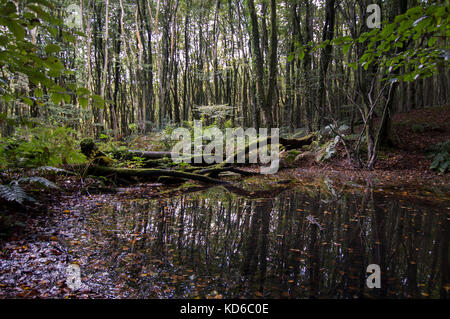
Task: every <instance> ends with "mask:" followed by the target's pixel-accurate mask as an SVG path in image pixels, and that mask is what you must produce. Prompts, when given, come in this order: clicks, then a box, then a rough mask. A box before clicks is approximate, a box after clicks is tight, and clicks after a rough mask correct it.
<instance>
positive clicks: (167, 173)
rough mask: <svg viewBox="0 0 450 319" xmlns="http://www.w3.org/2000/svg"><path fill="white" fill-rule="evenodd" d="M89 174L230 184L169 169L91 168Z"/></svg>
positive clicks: (121, 177) (122, 177)
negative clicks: (169, 178)
mask: <svg viewBox="0 0 450 319" xmlns="http://www.w3.org/2000/svg"><path fill="white" fill-rule="evenodd" d="M87 173H88V174H89V175H93V176H105V177H116V178H118V179H125V180H127V179H130V178H141V179H145V180H156V179H158V178H160V177H172V178H175V179H188V180H193V181H199V182H203V183H209V184H229V182H227V181H222V180H219V179H214V178H211V177H208V176H205V175H201V174H195V173H187V172H181V171H175V170H168V169H153V168H114V167H105V166H90V167H89V168H88V171H87Z"/></svg>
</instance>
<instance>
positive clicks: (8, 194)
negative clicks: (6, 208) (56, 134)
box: [0, 182, 35, 204]
mask: <svg viewBox="0 0 450 319" xmlns="http://www.w3.org/2000/svg"><path fill="white" fill-rule="evenodd" d="M0 197H1V198H3V199H5V200H7V201H10V202H16V203H19V204H23V202H24V201H25V200H28V201H31V202H34V201H35V199H34V198H33V197H30V196H28V195H27V194H26V193H25V190H24V189H23V188H22V187H21V186H20V185H19V184H18V183H16V182H12V183H11V184H10V185H0Z"/></svg>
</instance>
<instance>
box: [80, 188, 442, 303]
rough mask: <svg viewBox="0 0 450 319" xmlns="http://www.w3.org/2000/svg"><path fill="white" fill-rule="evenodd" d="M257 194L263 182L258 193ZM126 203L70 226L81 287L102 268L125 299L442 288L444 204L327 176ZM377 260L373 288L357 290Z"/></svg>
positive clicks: (412, 293) (431, 293)
mask: <svg viewBox="0 0 450 319" xmlns="http://www.w3.org/2000/svg"><path fill="white" fill-rule="evenodd" d="M260 187H263V188H264V186H260ZM244 189H245V187H242V188H241V189H240V190H241V191H239V190H237V189H233V187H231V188H226V187H214V188H210V189H206V190H203V191H200V192H192V193H191V192H185V193H182V194H180V195H178V196H173V197H171V198H167V199H142V198H132V199H126V200H121V201H119V202H114V203H113V202H111V204H107V205H102V206H100V207H98V209H96V210H95V211H94V212H92V213H91V214H90V215H89V216H87V217H86V218H85V219H82V220H80V221H79V223H82V225H81V224H80V225H79V226H80V227H79V229H85V230H86V229H89V230H90V232H88V233H86V232H85V233H83V234H81V235H80V241H81V244H80V245H77V247H78V248H76V249H74V251H73V254H74V256H75V258H78V259H79V263H80V264H81V267H82V272H83V276H84V278H83V280H85V281H87V282H89V280H91V279H92V278H94V277H96V272H97V273H98V272H99V271H100V270H99V269H102V271H104V270H105V269H106V271H105V272H103V274H104V275H105V276H106V277H108V280H109V282H110V283H113V286H114V291H115V294H120V295H121V296H123V297H133V298H364V297H369V298H370V297H373V298H411V297H413V298H440V297H444V296H446V294H447V293H448V289H449V286H448V282H449V267H448V255H449V236H450V222H449V216H448V213H449V210H448V209H449V208H448V207H445V205H446V204H448V202H444V203H441V204H437V205H431V204H429V203H427V202H422V201H420V200H408V199H407V198H403V197H401V196H397V195H389V193H388V192H386V191H385V190H381V189H377V188H374V187H371V186H367V187H366V186H357V185H355V186H354V187H350V188H349V187H347V188H345V189H343V188H340V187H338V186H335V185H334V184H333V182H332V181H331V180H327V179H325V180H322V181H321V182H320V183H317V182H314V183H310V184H308V185H298V184H297V185H295V186H290V185H282V184H277V187H275V188H271V187H266V188H264V189H263V190H256V191H255V190H254V189H253V190H248V189H247V190H244ZM370 264H378V265H379V266H380V269H381V288H374V289H369V288H368V287H367V285H366V278H367V277H368V276H369V273H367V272H366V269H367V266H368V265H370Z"/></svg>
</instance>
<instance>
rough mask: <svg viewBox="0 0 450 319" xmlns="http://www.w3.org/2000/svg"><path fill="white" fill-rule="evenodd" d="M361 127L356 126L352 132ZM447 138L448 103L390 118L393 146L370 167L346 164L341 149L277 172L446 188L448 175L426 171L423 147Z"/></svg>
mask: <svg viewBox="0 0 450 319" xmlns="http://www.w3.org/2000/svg"><path fill="white" fill-rule="evenodd" d="M360 129H361V128H356V129H355V131H358V130H360ZM447 140H450V106H445V107H433V108H426V109H421V110H416V111H412V112H408V113H400V114H396V115H394V117H393V142H394V144H395V145H394V147H392V148H390V149H384V150H381V151H379V155H378V159H377V162H376V163H375V168H374V170H366V169H356V168H353V167H350V165H349V163H348V161H347V158H346V156H345V152H344V150H343V149H341V152H340V153H339V155H338V156H337V157H335V158H334V159H333V160H331V161H329V162H326V163H321V164H317V163H313V162H309V163H306V164H305V165H304V166H302V167H298V168H295V169H288V170H285V171H284V172H282V173H281V174H288V175H289V174H294V175H295V176H296V177H297V178H301V177H305V176H314V175H327V176H329V177H331V178H334V179H341V180H349V179H350V180H352V181H355V182H360V183H365V181H373V182H374V183H375V184H376V183H381V184H383V185H391V186H399V185H400V186H401V185H405V186H407V185H409V186H417V185H422V184H427V185H428V186H432V185H434V186H444V187H448V186H450V184H449V181H450V180H449V177H448V173H447V174H440V173H438V172H436V171H432V170H430V165H431V159H429V158H427V149H428V148H429V147H430V146H432V145H436V144H438V143H442V142H445V141H447Z"/></svg>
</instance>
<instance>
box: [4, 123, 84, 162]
mask: <svg viewBox="0 0 450 319" xmlns="http://www.w3.org/2000/svg"><path fill="white" fill-rule="evenodd" d="M75 136H76V134H75V132H74V131H73V130H71V129H69V128H66V127H57V128H52V127H35V128H33V129H31V130H29V131H28V130H27V129H20V130H18V131H17V132H16V134H15V136H13V137H12V138H9V139H7V140H4V141H2V142H1V143H0V158H2V159H3V160H4V162H3V163H4V165H6V164H10V165H11V166H17V165H18V166H22V167H37V166H46V165H48V166H58V165H61V164H76V163H83V162H85V161H86V158H85V156H84V155H83V154H81V153H80V151H79V150H78V146H77V144H76V141H75Z"/></svg>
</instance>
